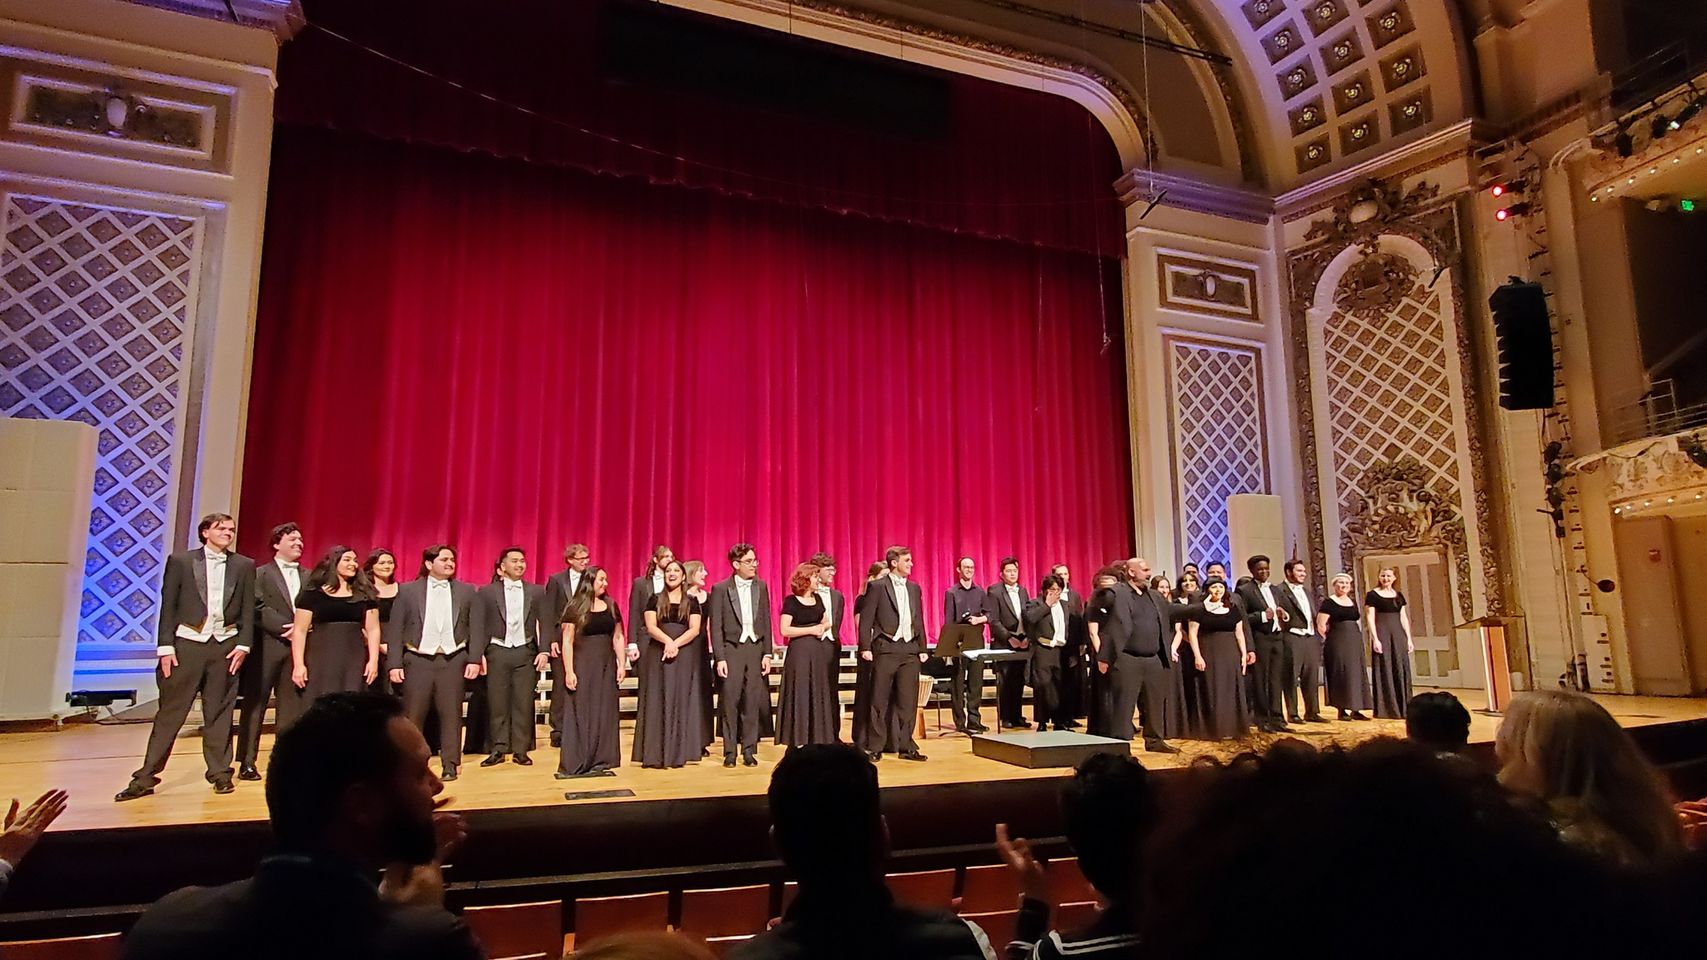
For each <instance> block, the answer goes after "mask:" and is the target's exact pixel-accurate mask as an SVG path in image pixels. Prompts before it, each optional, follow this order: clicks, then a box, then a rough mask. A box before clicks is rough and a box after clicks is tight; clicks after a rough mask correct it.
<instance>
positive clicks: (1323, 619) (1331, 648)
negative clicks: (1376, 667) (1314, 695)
mask: <svg viewBox="0 0 1707 960" xmlns="http://www.w3.org/2000/svg"><path fill="white" fill-rule="evenodd" d="M1362 619H1363V612H1362V611H1361V610H1359V609H1358V608H1357V600H1356V599H1355V598H1353V597H1352V595H1351V574H1349V573H1341V574H1338V575H1336V576H1335V577H1334V578H1333V580H1331V581H1329V582H1328V595H1327V596H1325V597H1323V598H1322V599H1321V600H1319V601H1317V602H1316V632H1317V633H1319V634H1321V636H1322V665H1323V666H1324V667H1325V668H1326V670H1325V672H1326V673H1327V675H1328V705H1329V706H1331V707H1337V708H1339V712H1340V719H1341V720H1368V719H1369V718H1368V717H1367V716H1365V715H1364V714H1362V713H1361V712H1359V711H1362V710H1368V709H1370V707H1371V706H1372V705H1373V702H1372V701H1371V699H1370V695H1369V665H1368V663H1367V662H1366V661H1365V659H1364V656H1363V630H1362V628H1361V627H1360V626H1359V625H1358V622H1359V621H1360V620H1362Z"/></svg>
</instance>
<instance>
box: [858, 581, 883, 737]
mask: <svg viewBox="0 0 1707 960" xmlns="http://www.w3.org/2000/svg"><path fill="white" fill-rule="evenodd" d="M888 569H889V567H888V566H887V565H885V564H884V563H883V562H882V561H878V562H877V563H874V564H872V565H871V566H869V567H867V568H865V585H864V586H862V587H861V588H860V591H859V596H858V597H856V598H855V599H854V695H853V724H852V727H853V729H852V731H851V733H852V735H853V744H854V746H856V747H859V748H860V749H861V750H864V749H866V746H865V742H866V736H867V732H868V731H867V728H868V727H869V726H870V722H871V672H872V659H871V658H870V657H865V656H861V655H860V651H861V650H863V649H865V647H864V644H863V642H862V640H861V638H862V637H864V636H865V622H864V620H862V619H861V617H862V616H863V614H864V612H865V598H866V597H867V596H868V595H869V592H870V590H871V584H872V582H873V581H875V580H876V579H877V578H878V577H881V576H883V575H884V574H885V573H886V572H887V571H888ZM888 742H889V738H888V736H887V735H885V736H884V738H883V745H882V746H880V747H879V748H878V749H879V751H881V750H885V749H888Z"/></svg>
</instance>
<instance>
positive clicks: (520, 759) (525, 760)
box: [511, 753, 533, 767]
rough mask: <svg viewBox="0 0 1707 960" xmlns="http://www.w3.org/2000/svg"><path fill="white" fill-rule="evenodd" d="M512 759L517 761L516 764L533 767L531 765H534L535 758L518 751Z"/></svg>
mask: <svg viewBox="0 0 1707 960" xmlns="http://www.w3.org/2000/svg"><path fill="white" fill-rule="evenodd" d="M511 759H512V760H514V761H516V765H517V766H520V767H531V766H533V758H532V757H530V756H528V755H527V754H525V753H518V754H516V755H515V756H514V757H512V758H511Z"/></svg>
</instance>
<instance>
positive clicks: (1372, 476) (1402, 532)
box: [1340, 456, 1464, 557]
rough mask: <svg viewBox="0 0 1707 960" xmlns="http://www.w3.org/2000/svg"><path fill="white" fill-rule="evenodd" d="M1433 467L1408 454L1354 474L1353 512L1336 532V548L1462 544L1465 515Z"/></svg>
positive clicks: (1353, 552) (1349, 551)
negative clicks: (1338, 540) (1359, 473)
mask: <svg viewBox="0 0 1707 960" xmlns="http://www.w3.org/2000/svg"><path fill="white" fill-rule="evenodd" d="M1433 477H1434V474H1433V471H1431V470H1429V468H1428V467H1426V466H1424V465H1423V464H1422V462H1421V461H1419V460H1417V459H1416V458H1415V457H1411V456H1400V457H1398V458H1397V459H1392V460H1380V461H1376V462H1375V463H1372V464H1370V465H1369V466H1368V468H1366V469H1365V470H1364V471H1363V473H1362V475H1361V476H1359V477H1358V478H1357V486H1356V493H1355V496H1356V498H1357V500H1356V504H1355V505H1354V506H1353V508H1352V509H1353V512H1352V514H1351V516H1350V517H1348V518H1346V519H1345V521H1344V525H1343V532H1342V533H1341V535H1340V545H1341V552H1342V553H1343V554H1344V555H1346V556H1351V557H1356V556H1358V555H1360V554H1364V553H1369V552H1372V551H1380V552H1386V551H1392V550H1408V549H1411V548H1414V547H1427V546H1436V545H1438V546H1446V547H1458V548H1462V546H1463V545H1464V518H1463V517H1461V516H1459V515H1458V511H1457V510H1456V509H1454V507H1453V505H1452V501H1453V499H1454V498H1453V497H1452V495H1451V493H1450V492H1449V491H1447V490H1446V489H1445V487H1444V485H1443V483H1442V482H1441V481H1440V480H1438V479H1436V480H1435V481H1434V482H1433V483H1430V482H1429V481H1430V480H1431V479H1432V478H1433Z"/></svg>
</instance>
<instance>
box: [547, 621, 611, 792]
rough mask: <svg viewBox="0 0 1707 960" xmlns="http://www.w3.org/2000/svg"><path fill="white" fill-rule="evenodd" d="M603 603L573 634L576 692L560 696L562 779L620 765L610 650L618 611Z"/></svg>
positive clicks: (560, 768)
mask: <svg viewBox="0 0 1707 960" xmlns="http://www.w3.org/2000/svg"><path fill="white" fill-rule="evenodd" d="M605 604H606V608H605V609H603V610H594V611H591V612H589V613H588V614H587V622H586V623H585V624H584V625H583V626H582V627H581V628H580V629H578V630H576V631H575V642H574V661H573V662H574V667H573V673H574V674H575V680H576V688H575V689H574V690H570V691H569V692H568V693H567V694H566V695H565V696H564V697H563V746H562V749H561V752H560V754H559V759H558V762H557V772H558V773H561V774H564V775H565V776H571V777H573V776H580V775H582V774H588V773H598V772H601V771H605V770H613V769H615V768H617V767H619V766H621V765H622V744H621V742H620V740H619V736H620V734H619V730H618V726H619V721H620V719H621V718H620V716H619V715H618V713H617V707H618V702H617V697H618V690H617V685H616V652H615V651H614V650H612V649H611V638H612V637H613V636H614V635H615V634H616V627H617V624H619V623H621V622H622V612H621V611H619V610H617V609H616V604H615V603H614V602H612V601H611V599H610V598H609V597H606V598H605Z"/></svg>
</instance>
